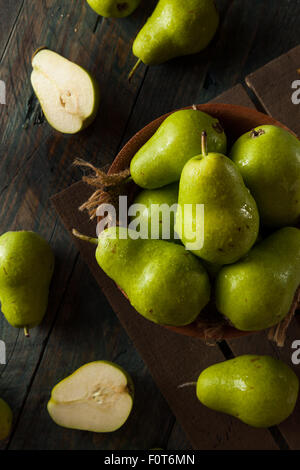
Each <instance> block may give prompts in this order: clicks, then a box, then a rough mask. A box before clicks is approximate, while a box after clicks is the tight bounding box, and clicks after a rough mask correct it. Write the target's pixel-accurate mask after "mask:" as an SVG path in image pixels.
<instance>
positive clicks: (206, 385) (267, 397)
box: [197, 355, 299, 428]
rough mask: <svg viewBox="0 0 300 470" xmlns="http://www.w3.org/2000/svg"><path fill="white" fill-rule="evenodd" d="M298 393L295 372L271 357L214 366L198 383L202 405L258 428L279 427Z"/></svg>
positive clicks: (292, 406)
mask: <svg viewBox="0 0 300 470" xmlns="http://www.w3.org/2000/svg"><path fill="white" fill-rule="evenodd" d="M298 391H299V381H298V378H297V376H296V374H295V373H294V372H293V370H292V369H291V368H290V367H288V366H287V365H286V364H284V363H283V362H282V361H279V360H278V359H273V358H272V357H269V356H255V355H245V356H239V357H236V358H234V359H230V360H228V361H225V362H221V363H219V364H214V365H212V366H210V367H208V368H207V369H205V370H204V371H203V372H201V374H200V376H199V378H198V382H197V397H198V399H199V400H200V402H201V403H202V404H203V405H205V406H207V407H208V408H211V409H213V410H215V411H221V412H222V413H227V414H229V415H232V416H235V417H236V418H239V419H240V420H241V421H243V422H244V423H246V424H249V425H250V426H254V427H257V428H268V427H270V426H274V425H276V424H280V423H281V422H282V421H284V420H285V419H286V418H287V417H288V416H290V414H291V413H292V412H293V410H294V407H295V404H296V401H297V398H298Z"/></svg>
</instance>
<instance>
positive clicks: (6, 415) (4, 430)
mask: <svg viewBox="0 0 300 470" xmlns="http://www.w3.org/2000/svg"><path fill="white" fill-rule="evenodd" d="M12 420H13V414H12V411H11V409H10V407H9V406H8V404H7V403H6V402H5V401H4V400H2V398H0V441H3V440H5V439H7V438H8V436H9V435H10V432H11V428H12Z"/></svg>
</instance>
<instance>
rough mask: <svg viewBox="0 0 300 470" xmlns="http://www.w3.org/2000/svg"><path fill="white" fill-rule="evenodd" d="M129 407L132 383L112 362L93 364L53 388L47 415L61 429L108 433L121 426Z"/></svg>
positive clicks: (128, 413)
mask: <svg viewBox="0 0 300 470" xmlns="http://www.w3.org/2000/svg"><path fill="white" fill-rule="evenodd" d="M132 405H133V383H132V380H131V378H130V376H129V375H128V374H127V372H126V371H125V370H124V369H122V367H120V366H119V365H117V364H114V363H112V362H108V361H96V362H90V363H88V364H86V365H84V366H82V367H80V368H79V369H78V370H76V371H75V372H74V373H73V374H72V375H70V376H69V377H67V378H66V379H64V380H62V382H60V383H59V384H57V385H56V386H55V387H54V389H53V390H52V394H51V398H50V401H49V402H48V411H49V414H50V416H51V418H52V419H53V421H55V423H56V424H58V425H59V426H63V427H65V428H71V429H81V430H84V431H92V432H112V431H116V430H117V429H119V428H120V427H121V426H122V425H123V424H124V423H125V421H126V420H127V418H128V416H129V415H130V412H131V409H132Z"/></svg>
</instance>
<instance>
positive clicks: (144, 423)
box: [0, 0, 300, 449]
mask: <svg viewBox="0 0 300 470" xmlns="http://www.w3.org/2000/svg"><path fill="white" fill-rule="evenodd" d="M154 4H155V1H154V0H153V1H152V0H147V1H146V0H144V1H143V2H142V5H141V6H140V8H138V9H137V10H136V12H135V13H134V14H133V15H132V16H130V17H129V18H127V19H123V20H107V19H103V18H100V17H98V16H97V15H96V14H95V13H94V12H93V11H92V10H91V9H90V8H89V7H88V5H87V4H86V2H85V1H84V0H81V1H78V0H60V1H58V0H43V1H39V2H30V1H29V0H0V61H1V62H0V80H3V81H4V82H5V84H6V105H4V104H0V122H1V163H0V165H1V172H0V202H1V233H2V232H5V231H7V230H18V229H27V230H35V231H37V232H39V233H40V234H41V235H42V236H44V237H45V238H46V239H48V240H49V242H50V243H51V246H52V247H53V249H54V251H55V254H56V270H55V276H54V280H53V283H52V287H51V295H50V303H49V309H48V313H47V315H46V317H45V320H44V321H43V323H42V325H41V326H40V327H39V328H36V329H34V330H32V333H31V337H30V339H26V338H25V337H24V336H23V334H22V331H18V330H15V329H14V328H12V327H10V326H9V325H8V324H7V322H6V321H5V320H4V319H3V318H1V320H0V340H2V341H4V342H5V344H6V350H7V358H6V364H5V365H0V396H2V397H3V398H5V399H6V400H7V401H8V402H9V403H10V405H11V406H12V408H13V411H14V429H13V433H12V435H11V437H10V439H9V441H8V442H6V443H2V444H1V446H2V447H1V446H0V448H3V449H4V448H8V449H149V448H151V447H162V448H164V449H189V448H191V443H190V440H189V439H187V438H186V436H185V433H184V432H183V431H182V429H181V426H180V425H179V424H178V422H177V421H176V419H175V417H174V415H173V413H172V412H171V411H170V409H169V406H168V405H167V403H166V401H165V399H164V398H163V396H162V395H161V393H160V391H159V390H158V388H157V387H156V385H155V384H154V382H153V380H152V378H151V375H150V373H149V371H148V369H147V367H146V366H145V364H144V363H143V361H142V359H141V357H140V356H139V354H138V353H137V351H136V349H135V348H134V346H133V345H132V343H131V341H130V340H129V338H128V336H127V334H126V333H125V331H124V330H123V328H122V326H121V324H120V323H119V321H118V319H117V318H116V316H115V314H114V313H113V311H112V309H111V307H110V305H109V304H108V302H107V300H106V298H105V297H104V295H103V294H102V293H101V291H100V289H99V287H98V285H97V283H96V281H95V280H94V278H93V276H92V275H91V274H90V272H89V270H88V268H87V266H86V265H85V263H84V261H83V260H82V258H81V257H80V256H79V254H78V251H77V249H76V247H75V245H74V244H73V243H72V242H71V239H70V237H69V234H68V233H67V232H66V230H65V228H64V227H63V225H62V223H61V221H60V219H59V217H58V216H57V214H56V212H55V210H54V208H53V205H52V204H51V202H50V197H51V196H52V195H53V194H55V193H57V192H59V191H61V190H62V189H64V188H67V187H68V186H69V185H70V184H72V183H74V182H76V181H78V180H79V179H80V178H81V172H80V171H79V170H78V169H75V168H74V167H72V161H73V159H74V157H78V156H80V157H82V158H84V159H86V160H89V161H91V162H93V163H95V164H97V165H98V166H103V165H105V164H107V163H109V162H111V161H112V159H113V157H114V155H115V154H116V153H117V152H118V150H119V149H120V148H121V147H122V146H123V144H124V143H125V142H126V141H127V140H128V139H129V138H130V137H131V136H132V135H133V134H134V133H135V132H136V131H137V130H139V129H140V128H141V127H143V126H144V125H145V124H147V123H148V122H149V121H151V120H152V119H154V118H156V117H158V116H160V115H161V114H164V113H165V112H168V111H170V110H172V109H176V108H180V107H182V106H186V105H189V104H192V103H204V102H206V101H209V100H212V99H213V98H215V97H216V96H217V95H220V94H221V93H222V92H223V91H225V90H227V89H229V88H231V87H233V86H234V85H235V84H237V83H239V82H242V83H243V81H244V79H245V77H246V76H247V75H249V74H251V73H252V72H254V71H255V70H256V69H258V68H260V67H261V66H263V65H264V64H265V63H267V62H269V61H270V60H272V59H274V58H276V57H277V56H279V55H281V54H283V53H285V52H287V51H288V50H290V49H291V48H292V47H294V46H296V45H297V44H298V43H299V30H300V0H293V1H290V0H276V1H275V0H266V1H264V2H261V1H260V0H251V1H248V0H217V4H218V7H219V9H220V12H221V17H222V23H221V27H220V30H219V33H218V35H217V37H216V39H215V40H214V42H213V44H212V45H211V46H210V47H209V48H208V49H207V50H206V51H205V52H203V53H201V54H199V55H196V56H191V57H186V58H180V59H176V60H173V61H171V62H170V63H168V64H165V65H162V66H159V67H153V68H147V67H141V68H140V69H139V70H138V72H137V74H136V76H135V78H134V79H133V81H132V83H131V84H129V83H128V81H127V74H128V71H129V70H130V68H131V66H132V65H133V63H134V58H133V56H132V54H131V43H132V39H133V37H134V36H135V34H136V32H137V30H138V29H139V28H140V27H141V25H142V24H143V22H144V21H145V19H146V18H147V16H148V15H149V13H150V11H151V9H152V8H153V5H154ZM41 45H47V46H48V47H49V48H51V49H53V50H56V51H57V52H60V53H61V54H63V55H64V56H66V57H68V58H70V59H71V60H73V61H75V62H78V63H80V64H81V65H83V66H84V67H86V68H87V69H89V70H90V71H91V72H92V73H94V75H95V76H96V78H97V79H98V81H99V83H100V87H101V90H102V100H101V107H100V110H99V113H98V117H97V119H96V121H95V122H94V124H93V125H92V126H91V127H89V128H88V129H87V130H85V131H84V132H82V133H80V134H78V135H75V136H65V135H61V134H59V133H57V132H55V131H54V130H53V129H51V128H50V127H49V126H48V124H47V123H46V122H44V119H43V116H42V114H41V112H40V108H39V106H38V103H37V100H36V98H35V96H34V94H33V91H32V88H31V85H30V73H31V55H32V53H33V52H34V50H35V49H36V48H37V47H38V46H41ZM282 63H283V62H281V63H280V64H282ZM299 66H300V64H299ZM277 67H278V65H277ZM273 70H274V66H273V68H271V69H270V76H269V83H268V82H267V81H266V80H264V81H263V82H262V80H260V75H259V74H258V75H257V74H256V75H255V77H254V78H253V80H252V81H251V79H250V84H251V86H252V88H253V89H254V90H255V89H256V87H257V89H258V91H256V96H254V95H251V92H250V90H249V89H247V93H248V96H249V94H250V97H251V98H252V99H253V100H254V103H255V104H256V105H257V106H258V107H259V108H261V107H262V103H261V102H259V97H260V93H259V90H261V89H262V87H263V86H264V87H265V91H264V95H266V89H267V91H268V90H269V93H267V99H266V102H265V105H264V107H263V108H264V110H266V111H269V110H268V106H272V105H274V104H275V106H273V109H272V114H273V115H274V117H277V118H279V119H280V118H281V119H282V120H284V121H285V123H286V124H287V125H290V126H291V127H292V128H293V130H294V131H295V132H298V133H299V131H300V129H299V127H298V128H297V122H298V123H299V122H300V119H299V107H298V108H297V111H296V107H295V113H298V121H297V118H296V117H295V116H296V114H295V116H294V117H293V116H292V117H291V113H286V116H285V115H284V110H282V109H279V107H278V106H277V108H276V104H277V98H278V96H277V95H276V93H273V92H272V89H273V84H274V81H275V80H276V77H274V76H273V74H272V71H273ZM238 93H239V96H240V101H241V104H248V101H249V104H251V101H250V100H249V97H247V96H246V93H245V92H242V89H241V88H239V89H238ZM243 93H245V94H243ZM230 96H231V95H227V100H228V101H232V100H231V98H230ZM233 101H234V100H233ZM278 102H279V104H280V99H278ZM276 113H277V114H278V113H279V115H276ZM293 124H294V125H293ZM298 330H299V331H300V329H299V327H298ZM299 339H300V336H299ZM190 347H191V349H193V348H194V349H195V350H197V351H198V349H197V348H199V353H200V352H201V354H202V357H201V367H202V366H203V365H204V364H205V363H207V364H210V363H211V362H214V360H213V359H212V358H211V356H212V357H213V358H214V359H216V360H217V358H218V360H222V358H224V356H225V357H227V356H228V354H231V353H233V354H242V353H243V352H251V351H252V352H257V353H271V354H273V355H279V356H280V357H283V358H285V359H286V361H287V362H288V361H290V355H291V350H290V344H288V348H286V349H285V350H284V351H283V352H281V353H280V354H279V353H278V352H277V351H276V350H275V348H274V347H273V346H271V345H270V344H268V343H267V342H266V341H265V339H264V340H262V338H261V337H260V336H259V335H258V336H253V337H250V338H248V339H247V341H241V340H237V341H233V342H230V343H229V345H228V344H227V343H224V344H222V345H221V346H217V347H216V348H214V349H210V348H209V347H207V346H204V345H202V344H201V345H199V342H198V341H197V342H195V341H192V342H191V346H190ZM228 347H230V348H231V349H230V350H229V349H226V348H228ZM211 351H213V352H211ZM101 358H104V359H109V360H112V361H116V362H118V363H119V364H121V365H123V366H124V367H125V368H126V369H127V370H128V371H129V372H130V373H131V374H132V376H133V378H134V381H135V384H136V390H137V393H136V400H135V407H134V411H133V414H132V415H131V417H130V419H129V420H128V422H127V424H126V425H125V427H123V428H122V429H121V430H120V431H118V432H116V433H113V434H109V435H96V434H92V433H88V432H78V431H71V430H66V429H62V428H59V427H57V426H56V425H55V424H54V423H53V422H52V421H51V420H50V418H49V416H48V414H47V411H46V403H47V401H48V398H49V395H50V392H51V389H52V387H53V386H54V385H55V384H56V383H57V382H58V381H59V380H61V379H62V378H63V377H65V376H67V375H69V374H70V373H71V372H72V371H73V370H75V369H76V368H78V367H79V366H81V365H82V364H84V363H86V362H89V361H93V360H96V359H101ZM299 367H300V366H299ZM212 416H213V417H214V415H212V414H209V413H206V414H205V413H204V418H205V417H206V419H207V424H206V423H205V422H204V423H203V429H202V433H203V446H202V447H201V446H199V448H211V449H213V448H216V449H217V448H256V447H257V446H259V447H260V448H265V449H278V448H282V449H286V448H293V449H300V432H299V431H300V429H299V420H298V419H297V418H298V417H299V407H298V411H297V413H296V415H295V417H294V418H293V419H292V420H290V421H289V423H288V424H284V425H282V426H281V427H280V428H274V429H271V430H270V431H264V432H263V433H261V434H259V433H258V434H256V433H254V432H252V431H251V432H250V431H249V428H248V427H246V426H242V427H240V426H239V425H237V424H236V420H231V419H228V420H227V418H226V417H225V418H224V417H222V418H216V421H215V423H214V426H213V427H212V426H211V423H210V422H209V421H211V419H214V418H212ZM220 416H222V415H220ZM206 427H207V429H208V432H207V433H206V434H207V436H205V428H206ZM258 436H259V438H258ZM258 441H260V444H259V443H258Z"/></svg>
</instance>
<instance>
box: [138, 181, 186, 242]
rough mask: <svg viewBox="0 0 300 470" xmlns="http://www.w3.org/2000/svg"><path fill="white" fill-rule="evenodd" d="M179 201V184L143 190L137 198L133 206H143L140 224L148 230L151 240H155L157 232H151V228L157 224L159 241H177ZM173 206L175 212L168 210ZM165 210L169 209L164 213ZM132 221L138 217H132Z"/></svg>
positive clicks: (139, 218) (139, 217)
mask: <svg viewBox="0 0 300 470" xmlns="http://www.w3.org/2000/svg"><path fill="white" fill-rule="evenodd" d="M177 200H178V183H173V184H169V185H168V186H164V187H163V188H158V189H143V190H142V191H140V192H139V194H138V195H137V196H136V197H135V199H134V201H133V204H140V205H141V212H140V214H139V216H138V220H139V223H140V225H142V226H143V227H146V228H147V235H148V237H149V238H154V237H153V234H154V233H155V234H156V231H155V232H154V230H151V227H152V225H155V224H157V229H158V230H157V232H158V233H157V235H158V238H159V239H163V240H169V241H175V233H174V224H175V212H176V206H174V205H175V204H177ZM142 206H143V208H142ZM172 206H173V208H174V210H168V209H171V208H172ZM164 208H166V209H167V210H166V212H164V211H163V209H164ZM131 220H137V219H136V217H132V218H131ZM151 224H152V225H151ZM131 228H132V227H131ZM151 232H152V234H151Z"/></svg>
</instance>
